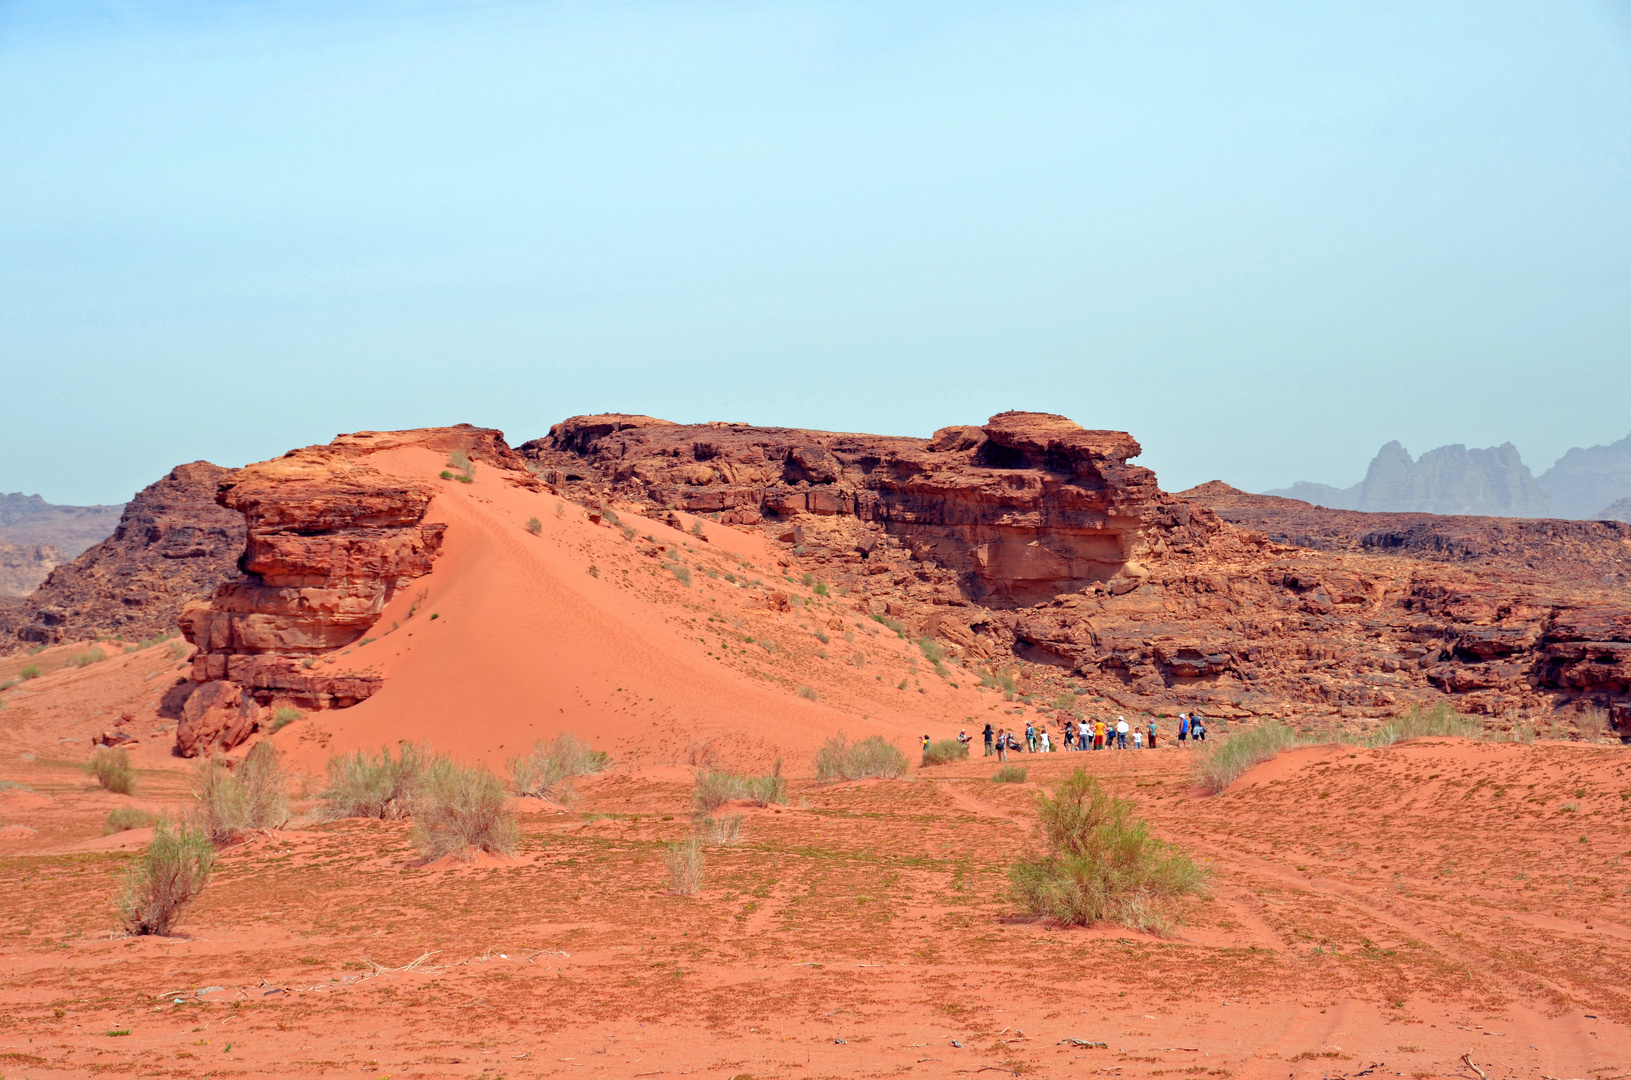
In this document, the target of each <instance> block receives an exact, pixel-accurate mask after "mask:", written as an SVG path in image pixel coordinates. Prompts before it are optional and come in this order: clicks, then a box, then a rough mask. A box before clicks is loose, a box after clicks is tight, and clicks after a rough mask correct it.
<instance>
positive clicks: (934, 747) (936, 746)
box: [923, 739, 968, 765]
mask: <svg viewBox="0 0 1631 1080" xmlns="http://www.w3.org/2000/svg"><path fill="white" fill-rule="evenodd" d="M967 760H968V743H965V742H960V741H958V740H957V739H941V740H940V741H939V742H932V743H930V744H929V745H928V746H925V747H924V748H923V764H925V765H948V764H950V763H951V762H953V761H967Z"/></svg>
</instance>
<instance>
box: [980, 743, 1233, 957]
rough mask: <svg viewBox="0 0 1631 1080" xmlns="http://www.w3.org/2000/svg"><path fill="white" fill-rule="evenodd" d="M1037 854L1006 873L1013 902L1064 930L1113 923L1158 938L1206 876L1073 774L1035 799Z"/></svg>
mask: <svg viewBox="0 0 1631 1080" xmlns="http://www.w3.org/2000/svg"><path fill="white" fill-rule="evenodd" d="M1036 806H1037V827H1038V834H1039V839H1040V840H1041V842H1042V844H1043V845H1044V847H1045V849H1046V850H1045V851H1044V852H1043V853H1041V854H1037V855H1033V856H1031V857H1029V858H1025V859H1021V860H1020V861H1019V862H1017V863H1015V864H1014V866H1013V867H1012V868H1011V869H1010V870H1009V873H1008V877H1009V881H1010V883H1011V886H1012V890H1011V894H1012V896H1013V898H1014V899H1015V900H1016V901H1017V902H1018V903H1019V904H1020V905H1021V906H1022V907H1023V908H1024V909H1025V910H1026V911H1028V912H1030V913H1031V914H1032V915H1039V916H1042V917H1043V918H1047V919H1052V920H1054V921H1056V922H1060V923H1065V924H1067V925H1078V926H1086V925H1088V924H1091V923H1096V922H1114V923H1119V924H1121V925H1122V926H1128V927H1132V928H1133V929H1136V930H1155V931H1164V930H1166V929H1168V928H1169V927H1170V925H1171V924H1172V921H1173V919H1174V917H1175V914H1176V905H1177V902H1178V901H1179V900H1181V899H1182V898H1183V897H1185V896H1190V895H1198V894H1202V893H1204V891H1205V887H1206V874H1205V871H1203V870H1202V869H1201V868H1200V867H1199V866H1197V865H1196V864H1195V863H1194V861H1193V860H1191V859H1190V858H1189V856H1188V855H1186V854H1184V853H1183V852H1181V851H1179V850H1178V849H1176V848H1174V847H1173V846H1172V845H1170V844H1168V843H1166V842H1165V841H1162V840H1157V839H1156V838H1154V837H1152V836H1151V835H1150V834H1149V827H1148V826H1147V825H1145V823H1144V822H1143V821H1142V820H1140V819H1139V818H1138V817H1137V816H1135V815H1134V813H1133V804H1132V803H1130V802H1128V801H1127V800H1125V799H1118V798H1116V797H1115V796H1113V795H1111V794H1109V793H1108V792H1106V791H1105V790H1104V789H1103V788H1101V787H1100V786H1099V782H1098V780H1096V779H1094V778H1093V777H1091V776H1088V775H1087V774H1086V773H1085V772H1083V771H1082V770H1080V769H1078V770H1076V772H1075V773H1074V774H1073V775H1072V776H1070V777H1069V778H1068V779H1066V780H1065V781H1064V782H1062V783H1061V784H1060V785H1059V786H1058V788H1056V789H1055V791H1054V793H1053V794H1052V795H1048V794H1046V793H1043V794H1039V795H1038V796H1037V800H1036Z"/></svg>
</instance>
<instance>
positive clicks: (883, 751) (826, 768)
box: [815, 732, 906, 780]
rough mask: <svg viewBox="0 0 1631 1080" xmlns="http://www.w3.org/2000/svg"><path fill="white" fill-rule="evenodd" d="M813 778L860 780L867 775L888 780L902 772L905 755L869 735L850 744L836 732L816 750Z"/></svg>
mask: <svg viewBox="0 0 1631 1080" xmlns="http://www.w3.org/2000/svg"><path fill="white" fill-rule="evenodd" d="M815 771H816V779H817V780H860V779H863V778H865V777H869V776H876V777H881V778H883V779H885V780H891V779H894V778H895V777H897V776H899V775H901V774H902V773H904V772H905V771H906V755H905V754H903V753H901V752H900V750H898V749H897V748H896V747H894V746H892V745H890V744H889V743H888V742H886V741H885V740H884V737H883V736H882V735H872V736H869V737H867V738H865V739H862V740H861V741H860V742H857V743H852V742H850V741H849V740H848V739H847V738H845V736H844V734H843V732H839V733H838V734H837V735H834V736H833V737H832V738H830V739H828V740H827V742H826V744H825V745H823V746H822V747H821V749H820V750H817V751H816V757H815Z"/></svg>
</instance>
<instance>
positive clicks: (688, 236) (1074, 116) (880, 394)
mask: <svg viewBox="0 0 1631 1080" xmlns="http://www.w3.org/2000/svg"><path fill="white" fill-rule="evenodd" d="M0 147H3V148H4V149H3V150H0V367H3V370H4V382H3V383H0V419H3V423H0V453H3V457H0V492H5V491H19V490H20V491H24V492H27V493H36V492H37V493H39V494H41V495H43V496H45V497H46V498H47V499H48V500H50V501H52V502H57V503H69V504H88V503H110V502H120V501H123V500H125V499H127V498H129V497H130V495H131V494H132V493H133V492H135V491H136V490H138V489H139V488H141V487H142V486H144V485H146V484H148V483H150V482H152V481H153V480H155V479H157V478H158V477H159V476H161V475H162V474H163V473H164V472H165V471H166V470H168V469H169V468H170V467H172V466H174V465H175V464H177V463H179V462H184V461H191V460H195V459H199V458H204V459H209V460H212V461H216V462H218V463H220V464H225V465H241V464H244V463H246V462H249V461H255V460H260V459H264V458H267V457H271V456H275V455H277V454H281V453H283V452H284V451H286V450H288V449H290V448H292V447H295V446H300V445H305V444H308V443H313V442H323V441H327V440H328V439H329V438H331V437H332V436H333V435H334V434H336V433H338V432H342V431H354V430H362V429H379V428H404V427H416V426H425V425H436V424H451V423H458V422H461V421H468V422H470V423H474V424H479V425H485V426H492V427H498V428H502V429H503V430H504V431H505V432H506V434H507V435H508V437H509V438H510V439H511V441H512V442H514V443H519V442H521V441H524V440H526V439H529V438H535V437H538V436H540V435H543V434H544V433H545V432H546V431H547V429H548V427H549V425H550V424H552V423H554V422H556V421H558V420H560V419H562V418H564V417H566V416H569V415H573V414H577V413H586V412H606V411H615V412H635V413H649V414H653V415H657V416H662V417H665V418H668V419H673V420H680V421H701V420H716V419H717V420H741V421H747V422H751V423H756V424H766V425H788V426H799V427H811V428H824V429H835V430H849V431H869V432H878V433H886V434H907V435H927V434H929V433H930V432H931V431H933V430H934V429H935V428H937V427H940V426H943V425H946V424H954V423H977V422H980V421H983V420H984V419H985V418H986V417H988V416H989V415H991V414H993V413H996V412H999V411H1002V410H1005V409H1012V408H1023V409H1035V410H1042V411H1048V412H1058V413H1063V414H1065V415H1067V416H1070V417H1071V418H1072V419H1074V420H1076V421H1078V422H1080V423H1082V424H1083V425H1085V426H1088V427H1094V428H1114V429H1121V430H1126V431H1129V432H1131V433H1132V434H1133V435H1134V436H1135V437H1136V438H1137V439H1139V441H1140V442H1141V443H1142V444H1143V446H1144V449H1145V452H1144V455H1143V456H1142V457H1141V458H1140V459H1139V460H1140V462H1141V463H1142V464H1145V465H1148V466H1149V467H1151V468H1153V469H1155V470H1156V471H1157V473H1158V475H1159V477H1160V479H1161V482H1162V485H1163V486H1164V487H1166V488H1168V489H1169V490H1179V489H1182V488H1185V487H1188V486H1191V485H1193V484H1196V483H1199V482H1201V481H1205V480H1211V479H1222V480H1225V481H1227V482H1229V483H1231V484H1234V485H1236V486H1238V487H1242V488H1246V489H1248V490H1254V491H1255V490H1264V489H1268V488H1275V487H1285V486H1289V485H1290V484H1291V483H1292V482H1293V481H1296V480H1312V481H1318V482H1323V483H1329V484H1334V485H1337V486H1346V485H1349V484H1352V483H1354V482H1356V481H1358V480H1359V479H1360V478H1361V477H1362V476H1363V473H1364V469H1365V465H1366V463H1368V462H1369V460H1370V458H1371V457H1372V455H1374V454H1375V452H1376V450H1377V448H1378V447H1380V446H1381V445H1382V444H1383V443H1385V442H1387V441H1388V440H1391V439H1398V440H1400V441H1401V442H1403V444H1404V445H1405V446H1406V447H1407V448H1408V449H1409V450H1410V451H1411V452H1412V453H1413V454H1416V455H1420V454H1421V453H1423V452H1424V451H1427V450H1430V449H1432V448H1434V447H1437V446H1440V445H1444V444H1447V443H1465V444H1467V445H1469V446H1491V445H1496V444H1499V443H1503V442H1506V441H1511V442H1513V443H1515V444H1516V445H1517V447H1518V448H1519V450H1520V451H1521V452H1522V454H1523V457H1524V460H1525V462H1526V463H1528V464H1529V466H1530V467H1531V469H1532V470H1533V471H1534V472H1535V473H1536V474H1537V475H1538V474H1539V473H1541V472H1542V471H1544V470H1545V469H1546V468H1547V467H1548V466H1549V465H1550V464H1551V463H1552V462H1553V461H1554V460H1555V459H1556V458H1557V457H1558V456H1559V455H1561V454H1562V453H1563V452H1564V451H1566V450H1567V449H1569V448H1570V447H1573V446H1591V445H1595V444H1599V443H1604V442H1610V441H1614V440H1617V439H1620V438H1622V437H1624V436H1625V435H1626V434H1627V433H1628V432H1631V3H1627V2H1607V0H1589V2H1588V0H1555V2H1547V3H1538V2H1530V3H1503V2H1487V0H1486V2H1479V3H1466V2H1445V3H1429V4H1422V3H1419V2H1417V3H1389V2H1381V3H1344V2H1333V3H1326V4H1295V3H1264V2H1252V0H1245V2H1233V3H1181V2H1174V3H1154V2H1141V3H1072V4H1066V3H1019V4H976V3H939V4H928V3H887V2H873V3H864V4H862V3H825V4H814V3H734V4H723V3H616V2H613V3H598V4H589V3H542V2H540V3H519V2H497V0H493V2H478V0H468V2H458V3H455V2H448V0H419V2H405V3H395V4H386V3H367V2H361V0H353V2H334V3H316V2H297V0H236V2H216V3H182V2H170V3H166V2H157V0H125V2H117V3H114V2H107V3H91V2H84V3H81V2H74V0H66V2H55V3H44V2H37V0H0Z"/></svg>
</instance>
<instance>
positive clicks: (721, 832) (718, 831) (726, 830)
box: [697, 814, 742, 847]
mask: <svg viewBox="0 0 1631 1080" xmlns="http://www.w3.org/2000/svg"><path fill="white" fill-rule="evenodd" d="M697 838H698V839H699V840H701V841H702V842H703V843H704V844H706V845H707V846H708V847H735V846H736V845H737V844H740V843H741V842H742V815H741V814H732V815H731V816H730V817H717V818H716V817H705V818H703V819H702V820H701V821H700V822H698V824H697Z"/></svg>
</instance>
